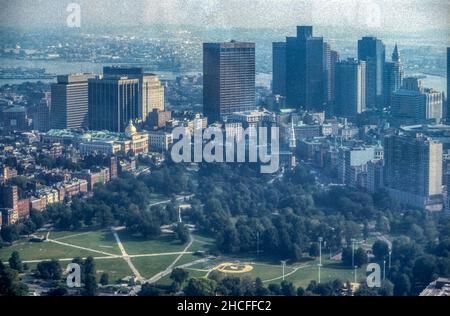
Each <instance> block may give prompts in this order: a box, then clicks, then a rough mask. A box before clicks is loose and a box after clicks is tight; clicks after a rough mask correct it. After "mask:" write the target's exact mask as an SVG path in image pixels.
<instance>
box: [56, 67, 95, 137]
mask: <svg viewBox="0 0 450 316" xmlns="http://www.w3.org/2000/svg"><path fill="white" fill-rule="evenodd" d="M91 78H94V75H93V74H74V75H65V76H58V79H57V80H58V81H57V83H55V84H53V85H52V87H51V91H52V101H51V109H50V118H51V123H50V126H51V128H54V129H87V128H88V127H89V115H88V113H89V107H88V80H89V79H91Z"/></svg>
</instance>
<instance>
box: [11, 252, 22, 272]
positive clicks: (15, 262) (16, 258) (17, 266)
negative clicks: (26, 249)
mask: <svg viewBox="0 0 450 316" xmlns="http://www.w3.org/2000/svg"><path fill="white" fill-rule="evenodd" d="M8 262H9V267H10V268H11V269H14V270H16V271H17V272H19V273H22V272H23V264H22V260H20V255H19V253H18V252H17V251H14V252H13V253H12V254H11V257H10V258H9V260H8Z"/></svg>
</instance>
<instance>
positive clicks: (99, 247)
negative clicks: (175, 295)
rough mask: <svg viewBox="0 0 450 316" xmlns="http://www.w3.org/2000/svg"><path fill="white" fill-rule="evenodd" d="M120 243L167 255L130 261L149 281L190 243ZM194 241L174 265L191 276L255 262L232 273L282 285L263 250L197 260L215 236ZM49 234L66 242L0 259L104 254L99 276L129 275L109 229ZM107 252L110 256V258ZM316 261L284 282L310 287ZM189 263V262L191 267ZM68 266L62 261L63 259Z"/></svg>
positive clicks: (324, 272) (325, 272)
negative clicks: (229, 264)
mask: <svg viewBox="0 0 450 316" xmlns="http://www.w3.org/2000/svg"><path fill="white" fill-rule="evenodd" d="M118 235H119V237H120V239H121V241H122V244H123V246H124V248H125V250H126V252H127V253H128V255H130V256H135V255H145V254H163V255H160V256H150V257H132V258H131V261H132V263H133V264H134V266H135V267H136V269H137V270H138V271H139V273H140V274H141V275H142V276H143V277H144V278H145V279H150V278H152V277H153V276H155V275H156V274H158V273H159V272H161V271H164V270H165V269H167V267H169V266H170V265H171V264H172V263H173V261H174V260H175V259H176V258H177V257H178V255H176V254H169V255H164V254H165V253H176V252H181V251H183V250H184V249H185V248H186V246H187V244H184V245H183V244H180V243H179V242H178V241H176V240H174V237H173V235H171V234H163V235H162V236H160V237H159V238H157V239H156V240H144V239H143V238H141V237H139V236H134V235H131V234H129V233H127V232H125V231H122V232H119V233H118ZM193 237H194V242H193V244H192V245H191V247H190V248H189V249H188V250H187V251H188V252H192V253H188V254H184V255H183V256H182V257H181V258H180V259H179V260H178V261H177V263H176V265H175V267H178V266H182V265H186V264H187V265H188V266H186V267H185V269H186V270H187V271H188V272H189V275H190V277H205V276H206V275H207V274H208V273H209V272H210V271H212V270H213V269H214V268H215V267H216V266H217V265H219V264H221V263H224V262H240V263H245V264H251V265H252V267H253V270H252V271H250V272H248V273H243V274H241V275H235V274H230V276H233V277H251V278H257V277H259V278H261V279H262V280H263V281H264V282H265V283H266V285H268V284H270V283H279V282H281V280H282V267H281V263H280V262H279V261H278V260H276V259H274V258H273V257H271V256H264V254H260V255H259V256H257V255H256V254H250V255H248V256H224V257H220V258H216V259H208V260H206V262H198V261H201V260H205V258H202V257H200V256H195V255H194V254H193V252H196V251H201V250H203V251H206V250H210V249H213V247H214V240H213V239H212V238H210V237H207V236H204V235H201V234H198V233H194V234H193ZM49 238H50V239H51V240H55V241H58V242H63V243H65V244H64V245H61V244H56V243H54V242H43V243H31V242H28V241H27V240H22V241H20V242H18V243H16V244H14V245H13V246H11V247H5V248H2V249H0V260H2V261H4V262H6V261H7V260H8V259H9V257H10V256H11V253H12V252H13V251H18V252H19V253H20V256H21V258H22V260H23V261H42V260H49V259H69V260H70V259H72V258H75V257H88V256H93V257H102V259H96V268H97V277H98V278H100V275H101V274H102V273H103V272H105V273H108V275H109V279H110V283H111V284H114V283H115V282H116V281H117V280H120V279H123V278H124V277H127V276H131V275H132V271H131V269H130V267H129V266H128V264H127V262H126V261H125V260H123V258H117V257H114V256H117V255H119V256H120V255H121V251H120V249H119V247H118V245H117V242H116V240H115V238H114V236H113V234H112V233H111V231H109V230H98V231H77V232H62V231H61V232H51V234H50V236H49ZM73 246H78V247H83V248H88V249H92V250H95V251H100V252H104V253H106V254H102V253H98V252H95V251H89V250H83V249H78V248H75V247H73ZM108 254H111V255H112V256H110V257H109V258H103V257H108ZM317 263H318V262H317V260H313V259H310V258H308V257H305V259H303V260H302V261H301V262H297V263H294V264H292V263H288V265H287V266H286V268H285V275H286V280H288V281H290V282H292V283H294V284H295V286H297V287H298V286H302V287H307V286H308V284H309V283H310V282H311V281H312V280H317V279H318V267H317ZM189 264H191V265H189ZM323 264H324V266H323V268H322V269H321V279H322V282H326V281H333V280H335V279H340V280H341V281H343V282H346V281H352V282H353V280H354V270H352V269H348V268H346V267H344V266H342V264H341V263H340V262H336V261H331V260H329V259H328V258H323ZM36 265H37V263H30V264H29V266H30V268H31V270H33V269H34V268H35V267H36ZM62 266H63V267H64V263H62ZM365 274H366V273H365V267H362V268H360V269H358V272H357V276H358V280H359V281H363V280H364V278H365ZM158 283H159V284H170V283H171V280H170V278H169V276H165V277H163V278H162V279H160V280H159V281H158Z"/></svg>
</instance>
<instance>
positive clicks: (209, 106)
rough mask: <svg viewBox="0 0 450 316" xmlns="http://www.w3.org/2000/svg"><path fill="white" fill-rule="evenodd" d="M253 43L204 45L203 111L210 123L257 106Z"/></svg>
mask: <svg viewBox="0 0 450 316" xmlns="http://www.w3.org/2000/svg"><path fill="white" fill-rule="evenodd" d="M255 77H256V73H255V44H254V43H242V42H235V41H231V42H228V43H204V44H203V111H204V114H205V116H207V117H208V121H209V122H211V123H212V122H215V121H222V120H224V119H226V117H227V116H229V115H231V114H232V113H234V112H241V111H248V110H254V109H256V101H255Z"/></svg>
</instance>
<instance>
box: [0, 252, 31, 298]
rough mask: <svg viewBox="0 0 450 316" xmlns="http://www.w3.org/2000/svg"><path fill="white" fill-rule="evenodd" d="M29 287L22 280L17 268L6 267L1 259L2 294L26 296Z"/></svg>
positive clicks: (0, 289) (0, 293) (0, 286)
mask: <svg viewBox="0 0 450 316" xmlns="http://www.w3.org/2000/svg"><path fill="white" fill-rule="evenodd" d="M27 293H28V287H27V286H26V285H25V284H23V283H22V282H20V279H19V274H18V273H17V271H16V270H13V269H11V268H8V267H5V266H4V265H3V263H2V261H1V260H0V296H25V295H27Z"/></svg>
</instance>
